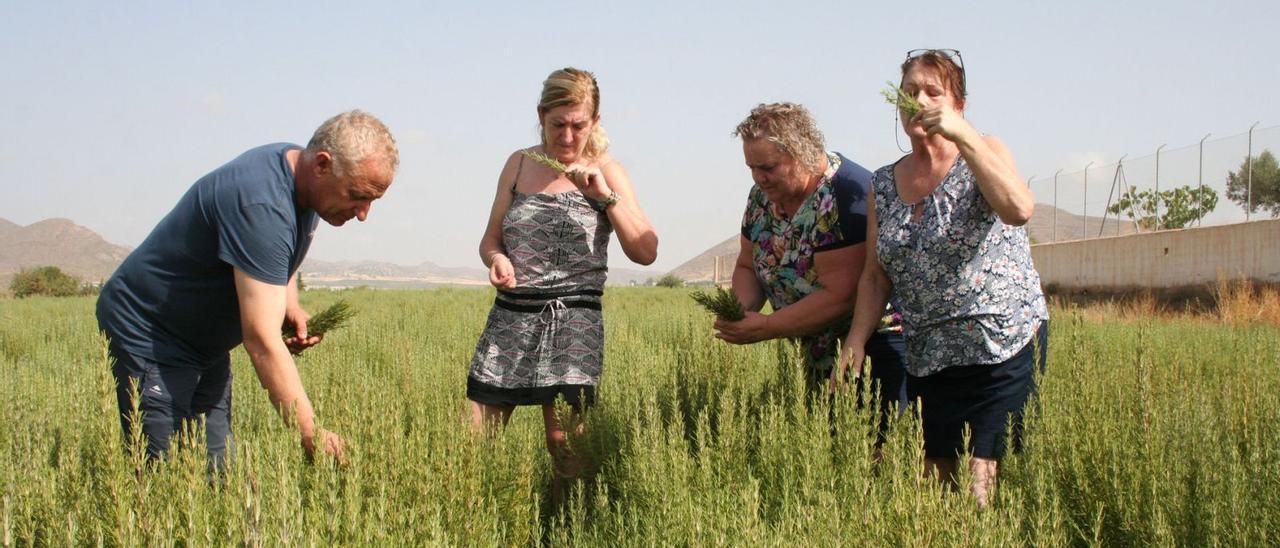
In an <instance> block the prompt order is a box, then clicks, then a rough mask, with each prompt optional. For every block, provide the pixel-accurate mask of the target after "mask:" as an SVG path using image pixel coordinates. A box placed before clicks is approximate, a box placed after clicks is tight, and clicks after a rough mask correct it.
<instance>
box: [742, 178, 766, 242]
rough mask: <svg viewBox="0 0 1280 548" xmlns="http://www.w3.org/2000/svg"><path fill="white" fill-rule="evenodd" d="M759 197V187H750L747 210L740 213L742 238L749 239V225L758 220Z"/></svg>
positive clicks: (760, 205) (760, 206)
mask: <svg viewBox="0 0 1280 548" xmlns="http://www.w3.org/2000/svg"><path fill="white" fill-rule="evenodd" d="M761 201H762V200H761V197H760V187H758V186H755V185H751V191H750V192H748V193H747V208H746V210H744V211H743V212H742V231H741V233H742V237H744V238H746V239H748V240H750V239H751V225H752V224H754V223H755V221H756V219H757V218H759V216H760V215H759V212H760V209H761V208H762V207H764V206H763V205H762V204H761Z"/></svg>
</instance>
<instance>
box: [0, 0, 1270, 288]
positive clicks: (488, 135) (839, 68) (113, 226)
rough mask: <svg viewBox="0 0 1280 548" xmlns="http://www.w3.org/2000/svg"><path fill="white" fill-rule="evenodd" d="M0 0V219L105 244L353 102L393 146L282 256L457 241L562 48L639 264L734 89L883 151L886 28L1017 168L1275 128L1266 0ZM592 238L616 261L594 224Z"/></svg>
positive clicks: (447, 249) (711, 162) (690, 244)
mask: <svg viewBox="0 0 1280 548" xmlns="http://www.w3.org/2000/svg"><path fill="white" fill-rule="evenodd" d="M6 12H7V13H6V16H5V17H4V18H3V19H2V20H0V67H2V69H0V112H3V114H2V115H0V145H2V146H0V185H3V189H4V191H3V196H4V199H3V200H0V218H5V219H8V220H10V221H12V222H15V223H18V224H21V225H26V224H30V223H33V222H36V221H39V220H42V219H46V218H50V217H64V218H69V219H72V220H73V221H75V222H77V223H79V224H81V225H85V226H87V227H89V228H91V229H93V230H95V231H97V232H98V233H100V234H102V235H103V236H104V237H105V238H107V239H108V240H109V241H111V242H113V243H118V244H123V245H128V246H136V245H137V244H138V243H140V242H141V241H142V240H143V238H145V237H146V235H147V234H148V233H149V231H150V230H151V228H152V227H153V226H154V225H155V223H156V222H157V221H158V220H159V219H160V218H161V217H162V216H164V214H165V213H167V212H168V211H169V209H171V208H172V206H173V204H174V203H175V202H176V200H177V199H178V198H179V197H180V196H181V194H182V193H183V192H185V191H186V189H187V188H188V187H189V186H190V185H191V183H192V182H194V181H195V180H196V179H197V178H199V177H200V176H201V175H203V174H205V173H207V172H209V171H211V170H213V169H214V168H216V167H218V166H219V165H221V164H223V163H225V162H227V161H229V160H230V159H232V158H234V157H235V156H236V155H238V154H240V153H241V152H243V151H244V150H247V149H249V148H252V147H254V146H257V145H261V144H266V143H271V142H280V141H289V142H295V143H299V144H305V143H306V141H307V140H308V139H309V138H310V136H311V133H312V132H313V131H314V130H315V128H316V126H318V125H319V124H320V122H322V121H323V120H324V119H326V118H328V117H329V116H331V115H333V114H336V113H338V112H341V111H344V110H348V109H352V108H360V109H364V110H367V111H370V112H372V113H374V114H375V115H377V116H378V117H380V118H381V119H382V120H383V121H384V122H386V124H387V125H388V126H389V127H390V128H391V130H392V132H393V133H394V134H395V136H396V138H397V140H398V142H399V146H400V156H401V167H400V171H399V173H398V175H397V177H396V180H395V183H394V184H393V185H392V187H391V189H390V191H389V192H388V193H387V195H386V196H385V197H384V198H383V199H382V200H380V201H378V202H376V203H375V204H374V205H373V208H372V212H371V214H370V217H369V219H368V221H366V222H365V223H348V224H347V225H346V226H344V227H342V228H338V229H335V228H331V227H327V226H326V227H323V228H322V229H321V230H320V231H319V233H318V234H317V237H316V241H315V243H314V244H313V246H312V248H311V254H310V256H311V257H312V258H316V259H324V260H377V261H390V262H395V263H400V264H418V263H421V262H424V261H430V262H433V263H436V264H439V265H444V266H476V267H479V266H482V265H481V264H480V259H479V257H478V256H477V252H476V247H477V244H478V242H479V239H480V236H481V234H482V232H483V230H484V226H485V222H486V220H487V215H488V212H489V206H490V204H491V203H492V200H493V197H494V192H495V190H496V188H497V175H498V172H499V171H500V169H501V167H502V163H503V161H504V160H505V159H506V157H507V156H508V155H509V154H510V153H511V152H512V151H514V150H516V149H519V148H522V147H526V146H530V145H533V144H536V143H537V141H538V132H537V118H536V114H535V106H536V103H537V98H538V94H539V91H540V86H541V82H542V80H543V79H544V78H545V77H546V75H547V74H548V73H549V72H551V71H552V70H555V69H557V68H560V67H564V66H575V67H579V68H584V69H587V70H591V71H593V72H594V73H595V74H596V76H597V79H598V81H599V84H600V88H601V116H602V124H603V125H604V127H605V128H606V130H607V131H608V133H609V135H610V138H611V139H612V142H613V146H612V149H611V150H612V153H613V155H614V156H615V157H616V158H618V159H619V160H620V161H621V162H622V164H623V165H624V166H625V168H626V169H627V171H628V173H629V174H630V176H631V179H632V183H633V185H634V186H635V189H636V193H637V197H638V200H639V202H640V205H641V206H642V207H643V208H644V210H645V211H646V213H647V214H648V216H649V218H650V220H651V221H652V223H653V225H654V227H655V229H656V230H657V232H658V235H659V237H660V245H659V253H658V260H657V262H656V263H655V264H654V266H653V270H654V271H657V272H662V271H666V270H669V269H671V268H674V267H676V266H678V265H679V264H680V263H682V262H684V261H685V260H687V259H689V258H691V257H693V256H694V255H696V254H698V253H700V252H702V251H703V250H705V249H706V248H708V247H710V246H711V245H714V244H716V243H719V242H720V241H723V240H724V239H726V238H728V237H730V236H732V235H733V234H735V233H736V232H737V231H738V224H739V222H740V219H741V215H742V211H743V207H744V205H745V203H746V197H747V193H748V191H749V189H750V187H751V184H752V183H751V179H750V174H749V172H748V170H747V169H746V167H745V165H744V164H743V159H742V149H741V143H740V142H738V141H737V140H735V139H734V138H732V137H731V136H730V132H731V131H732V129H733V128H734V126H736V125H737V123H738V122H739V121H741V120H742V118H743V117H745V116H746V114H747V113H748V112H749V111H750V109H751V108H752V107H753V106H755V105H756V104H758V103H762V102H775V101H793V102H798V103H801V104H804V105H806V106H807V107H808V108H809V109H810V110H811V111H812V112H813V114H814V116H815V118H816V119H817V121H818V124H819V127H820V128H821V129H822V130H823V132H824V134H825V135H826V140H827V146H828V148H829V149H832V150H837V151H840V152H842V153H844V154H845V155H846V156H848V157H849V158H851V159H853V160H854V161H856V162H858V163H860V164H862V165H864V166H866V167H868V168H871V169H874V168H876V167H879V166H881V165H884V164H887V163H889V162H892V161H894V160H895V159H896V158H897V157H898V156H900V155H901V152H900V151H899V149H898V146H897V145H896V144H895V140H894V134H895V126H894V119H893V112H892V109H891V108H890V107H889V106H888V105H886V104H885V103H884V102H883V100H882V99H881V98H880V96H879V93H878V92H879V90H880V89H882V88H883V87H884V86H885V81H886V80H895V81H896V80H897V78H898V76H899V75H898V66H899V64H900V63H901V62H902V60H903V58H904V56H905V53H906V51H908V50H911V49H914V48H921V47H935V48H955V49H959V50H960V51H961V52H962V55H963V58H964V61H965V65H966V66H965V68H966V74H967V79H968V86H969V96H970V98H969V104H968V106H967V108H966V118H967V119H968V120H969V121H970V122H971V123H972V124H973V125H974V126H975V127H976V128H977V129H978V130H979V131H982V132H984V133H988V134H993V135H997V136H999V137H1000V138H1001V139H1003V140H1004V142H1005V143H1006V144H1007V145H1008V146H1009V148H1010V149H1011V150H1012V152H1013V154H1014V157H1015V159H1016V162H1017V164H1018V170H1019V172H1020V173H1021V174H1022V176H1023V177H1024V178H1030V177H1033V176H1035V177H1036V178H1037V180H1040V181H1043V180H1045V178H1046V177H1048V176H1051V174H1052V173H1054V172H1055V170H1058V169H1064V168H1065V169H1066V170H1067V171H1068V172H1070V171H1072V170H1079V169H1080V168H1082V167H1084V165H1085V164H1086V163H1087V162H1090V161H1094V162H1096V163H1098V164H1103V163H1107V162H1115V161H1116V160H1118V159H1119V158H1120V157H1121V156H1122V155H1124V154H1126V153H1129V154H1133V155H1135V156H1137V155H1141V154H1149V153H1151V152H1153V151H1155V150H1156V148H1157V147H1159V146H1160V145H1161V144H1170V145H1171V146H1172V145H1176V146H1183V145H1187V144H1194V143H1196V142H1197V141H1198V140H1199V139H1201V138H1202V137H1203V136H1204V135H1205V134H1206V133H1213V134H1214V135H1219V136H1225V135H1233V134H1238V133H1241V132H1244V131H1245V130H1247V129H1248V128H1249V126H1250V125H1251V124H1254V123H1255V122H1260V123H1261V125H1260V126H1259V127H1269V126H1276V125H1280V101H1278V100H1277V98H1278V97H1280V91H1278V90H1280V55H1278V54H1280V51H1278V50H1280V47H1278V46H1280V39H1277V38H1276V35H1275V28H1276V25H1277V23H1280V2H1275V1H1274V0H1267V1H1256V2H1245V1H1242V2H1213V3H1207V2H1186V1H1162V2H1114V1H1107V2H1095V1H1091V0H1090V1H1081V2H1071V3H1066V2H1035V1H1018V2H985V3H979V4H977V5H974V4H973V3H964V2H946V3H927V2H910V3H895V2H879V3H874V4H870V3H859V5H857V6H856V7H855V5H854V4H853V3H847V2H755V1H739V2H661V1H657V2H655V1H646V2H610V1H607V0H598V1H596V2H543V1H526V2H512V3H503V2H474V3H466V2H433V1H417V2H403V3H399V2H386V3H384V2H376V1H369V2H361V3H354V2H308V3H290V2H206V3H187V2H159V1H156V2H14V3H10V5H8V6H7V9H6ZM1274 133H1276V132H1274V131H1273V132H1271V134H1274ZM902 144H903V146H906V145H907V143H906V142H905V139H904V140H903V142H902ZM1240 157H1243V152H1241V154H1240ZM1091 176H1093V175H1092V174H1091ZM1038 188H1039V187H1037V186H1036V185H1035V184H1033V190H1037V189H1038ZM1037 192H1038V193H1039V190H1037ZM1071 192H1072V191H1071V190H1069V189H1068V190H1064V191H1063V193H1064V195H1067V194H1070V193H1071ZM1090 192H1094V191H1092V190H1090ZM1037 199H1038V201H1046V199H1045V198H1042V197H1041V196H1040V195H1039V194H1038V195H1037ZM1094 201H1095V199H1094V198H1092V197H1091V198H1089V202H1090V203H1092V202H1094ZM1223 201H1224V202H1225V201H1226V200H1225V199H1224V200H1223ZM1091 207H1092V206H1091ZM1091 214H1093V213H1092V212H1091ZM610 257H611V261H610V262H611V266H613V267H614V268H619V267H634V265H630V264H628V263H627V261H626V258H625V256H624V255H623V254H622V253H621V250H620V249H619V248H618V246H617V244H616V242H615V243H614V245H613V248H612V249H611V252H610Z"/></svg>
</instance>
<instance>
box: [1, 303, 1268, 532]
mask: <svg viewBox="0 0 1280 548" xmlns="http://www.w3.org/2000/svg"><path fill="white" fill-rule="evenodd" d="M340 298H341V299H345V300H347V301H348V302H351V303H353V304H354V305H356V306H357V307H358V308H359V309H360V314H359V315H358V316H356V317H355V318H353V319H352V320H351V323H350V324H349V325H348V326H347V327H345V328H344V329H341V330H338V331H335V332H333V333H331V334H330V335H329V336H328V337H326V339H325V341H324V343H323V344H321V345H320V346H318V347H316V348H313V349H311V350H309V351H308V352H307V353H306V355H304V356H303V357H302V358H301V359H300V360H299V365H300V368H301V372H302V375H303V377H304V379H305V382H306V386H307V389H308V393H309V394H310V396H311V399H312V401H313V402H314V403H315V406H316V410H317V413H318V414H319V418H320V420H321V421H322V426H324V427H326V428H329V429H332V430H334V431H337V432H339V433H341V434H343V435H344V436H346V438H347V439H348V441H349V442H350V447H349V455H348V456H349V458H350V463H349V465H348V466H347V467H345V468H342V469H339V468H336V467H335V466H334V465H333V464H332V463H331V462H328V461H319V462H317V463H316V464H307V463H306V462H305V460H304V459H303V457H302V454H301V450H300V449H299V447H298V442H297V436H296V435H295V434H294V433H293V432H291V431H289V430H288V429H287V428H286V426H285V425H283V424H281V422H280V420H279V419H278V418H277V415H276V413H275V412H274V411H273V410H272V409H271V408H270V406H269V403H268V401H267V398H266V394H265V392H263V391H262V390H261V389H260V388H259V387H258V382H257V380H256V378H255V377H254V375H253V372H252V370H251V368H250V367H249V365H248V362H247V360H246V359H245V356H244V354H243V352H241V351H239V350H237V351H236V352H235V353H234V354H233V359H234V365H233V367H234V370H235V375H236V379H235V388H234V390H235V401H236V403H235V411H234V415H233V424H234V432H235V437H234V446H233V451H232V453H231V455H232V457H231V458H232V461H231V463H230V465H229V467H228V469H227V471H226V475H225V477H223V478H222V479H220V480H214V481H212V482H210V481H209V479H208V478H207V477H206V473H205V463H204V450H203V442H202V440H200V439H199V434H198V433H196V434H193V435H192V436H191V437H190V439H188V440H187V441H186V443H185V447H183V446H179V447H178V448H177V449H175V451H174V452H173V453H172V455H171V458H170V459H169V461H168V462H166V463H163V464H162V465H160V466H156V467H154V468H150V469H149V468H148V467H147V466H146V465H145V464H144V463H142V462H141V461H140V460H138V459H137V458H135V457H132V456H130V454H129V453H128V452H126V451H125V450H123V448H122V444H121V434H120V426H119V423H118V420H117V414H116V403H115V396H114V392H113V385H112V379H111V376H110V373H109V365H108V362H107V358H106V357H105V352H104V350H103V344H102V341H101V339H100V337H99V336H98V335H97V330H96V323H95V321H94V318H93V300H92V298H87V297H77V298H68V299H48V298H31V299H25V300H12V299H7V300H0V371H3V375H4V379H5V382H4V383H0V496H2V505H3V507H2V508H0V513H2V516H0V525H2V526H3V531H0V541H2V542H3V544H4V545H5V546H8V545H31V544H39V545H48V544H58V545H63V544H74V545H80V544H99V543H100V544H105V545H139V544H148V545H151V544H169V545H172V544H178V543H181V544H183V545H192V544H195V545H229V544H245V545H263V544H267V545H276V544H295V543H296V544H304V543H305V544H331V543H338V544H362V545H370V544H374V545H387V544H450V545H454V544H463V545H480V546H513V545H538V544H544V543H549V544H555V545H582V546H602V545H610V546H613V545H632V546H652V545H779V546H780V545H788V546H791V545H796V544H816V545H850V546H858V545H868V546H882V545H912V546H915V545H933V546H939V545H965V546H1007V545H1017V544H1030V545H1037V546H1061V545H1094V544H1102V545H1131V544H1139V545H1147V544H1156V545H1172V544H1180V545H1207V544H1226V545H1275V544H1278V543H1280V416H1278V415H1280V368H1278V367H1277V363H1280V330H1278V329H1277V328H1276V327H1274V326H1267V325H1226V324H1222V323H1220V322H1217V321H1209V320H1195V319H1156V318H1140V319H1136V320H1098V319H1088V315H1086V314H1082V313H1079V312H1078V311H1074V310H1065V309H1062V308H1056V309H1054V310H1053V311H1052V314H1053V323H1052V329H1051V342H1050V356H1049V366H1048V372H1047V373H1046V374H1045V376H1044V377H1043V378H1042V379H1041V399H1040V401H1039V402H1038V404H1036V405H1033V406H1032V408H1031V409H1032V410H1031V416H1030V418H1029V420H1030V423H1029V425H1028V434H1027V438H1026V441H1027V443H1026V451H1025V452H1024V453H1022V454H1020V455H1016V456H1012V457H1010V458H1008V459H1006V460H1005V461H1004V462H1003V463H1002V464H1001V481H1000V488H999V491H998V492H997V495H996V498H995V500H994V503H993V505H992V507H991V508H990V509H988V510H987V511H983V512H977V511H975V510H974V508H975V506H974V501H973V500H972V499H971V498H970V497H969V496H968V495H966V494H963V493H947V492H944V491H943V489H941V488H939V487H938V486H936V485H935V484H933V483H932V482H930V481H925V480H922V479H920V477H919V468H920V465H919V463H920V459H921V456H920V448H919V445H920V444H919V430H918V428H919V425H918V424H917V423H916V421H915V419H913V418H912V417H911V416H909V415H908V416H906V417H904V418H903V419H902V420H900V421H898V423H897V424H895V425H894V428H893V431H892V433H891V435H890V439H889V441H888V444H887V446H886V448H885V460H884V461H883V462H882V463H881V464H880V465H879V466H878V467H873V466H872V464H871V462H870V459H869V455H870V454H871V452H872V451H871V449H872V448H871V444H872V442H873V441H874V435H873V433H874V430H875V427H876V422H875V420H874V417H873V415H872V413H871V412H870V411H868V410H859V409H857V408H856V406H854V405H853V402H852V399H853V398H849V397H842V398H840V399H838V400H837V401H836V403H835V405H834V410H833V412H831V413H829V410H828V407H827V404H826V403H825V401H824V400H822V399H821V398H820V399H819V401H817V402H807V400H806V396H805V391H804V388H803V380H802V377H801V375H800V371H799V370H798V367H799V366H798V360H797V359H796V357H795V356H794V355H793V349H791V348H790V347H789V346H788V345H784V344H774V343H767V344H759V345H754V346H749V347H735V346H730V345H726V344H724V343H722V342H719V341H717V340H716V339H714V338H713V337H712V333H711V322H712V319H711V318H710V316H709V315H708V314H706V313H705V312H704V311H703V310H702V309H700V308H699V307H697V306H696V305H695V304H694V303H693V301H692V300H691V299H690V298H689V293H688V292H687V291H685V290H681V289H656V288H654V289H651V288H645V289H610V290H609V291H608V294H607V295H606V296H605V310H606V329H607V337H608V338H607V342H606V352H607V364H606V370H605V375H604V380H603V384H602V386H601V388H600V392H599V395H600V400H601V403H600V405H598V406H597V407H596V408H595V409H593V410H592V411H591V412H590V413H589V414H588V415H587V417H586V433H585V434H584V435H583V436H581V437H580V438H577V439H575V440H574V442H573V443H574V447H575V450H576V451H578V452H579V454H581V455H582V456H583V458H584V460H585V461H586V462H587V463H588V468H589V469H588V473H587V477H586V479H585V480H584V481H583V482H582V484H581V487H580V488H579V489H578V490H577V491H576V494H575V495H574V496H572V497H571V498H570V500H569V502H568V503H567V505H566V506H564V507H562V508H559V509H554V508H551V507H550V505H549V503H548V502H547V498H546V495H545V492H546V488H547V485H548V483H549V482H550V463H549V458H548V457H547V455H546V450H545V448H544V445H543V443H544V442H543V433H542V420H541V416H540V413H539V412H538V411H537V410H535V409H521V410H519V411H517V413H516V416H515V418H514V419H513V421H512V423H511V425H510V427H509V428H507V429H506V430H505V431H503V432H501V433H500V434H497V435H495V436H492V437H484V436H476V435H473V434H472V433H471V432H470V431H469V430H468V429H467V428H466V427H465V426H464V421H463V417H464V409H465V406H464V399H463V398H464V396H463V393H464V386H465V384H466V372H467V365H468V363H469V361H470V357H471V352H472V350H473V348H474V345H475V342H476V337H477V336H478V334H479V333H480V331H481V329H482V328H483V326H484V322H485V315H486V313H487V312H488V308H489V304H490V303H491V301H492V298H493V294H492V291H491V290H488V291H486V290H462V289H441V290H432V291H368V290H355V291H345V292H340V293H330V292H325V291H309V292H306V293H304V296H303V301H304V304H306V305H307V306H308V309H310V310H321V309H323V308H324V307H325V306H327V305H329V304H331V303H333V302H336V301H337V300H339V299H340ZM829 416H832V417H834V419H831V420H834V421H835V422H836V424H835V425H834V426H835V427H834V428H832V427H831V425H830V424H829V418H828V417H829ZM193 447H194V448H193ZM962 481H965V480H964V478H962Z"/></svg>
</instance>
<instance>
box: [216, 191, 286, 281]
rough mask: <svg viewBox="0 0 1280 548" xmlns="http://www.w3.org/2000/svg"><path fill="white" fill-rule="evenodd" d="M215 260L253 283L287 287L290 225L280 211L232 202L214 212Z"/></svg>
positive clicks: (256, 204) (262, 206)
mask: <svg viewBox="0 0 1280 548" xmlns="http://www.w3.org/2000/svg"><path fill="white" fill-rule="evenodd" d="M218 216H219V218H218V219H217V221H216V222H217V229H218V258H219V259H221V260H223V261H224V262H226V263H227V264H230V265H231V266H233V267H235V268H238V269H240V270H241V271H242V272H244V273H245V274H248V275H249V276H250V277H252V278H253V279H255V280H258V281H261V282H264V283H269V284H272V285H285V284H287V283H289V266H290V264H289V263H290V256H291V254H290V247H291V246H292V245H293V241H294V230H295V228H294V223H293V221H292V219H291V218H290V217H289V215H288V214H287V213H285V212H284V211H281V210H280V208H278V207H275V206H272V205H271V204H266V203H252V202H250V203H241V202H240V201H238V200H237V201H236V203H234V204H228V207H221V208H219V211H218Z"/></svg>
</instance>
